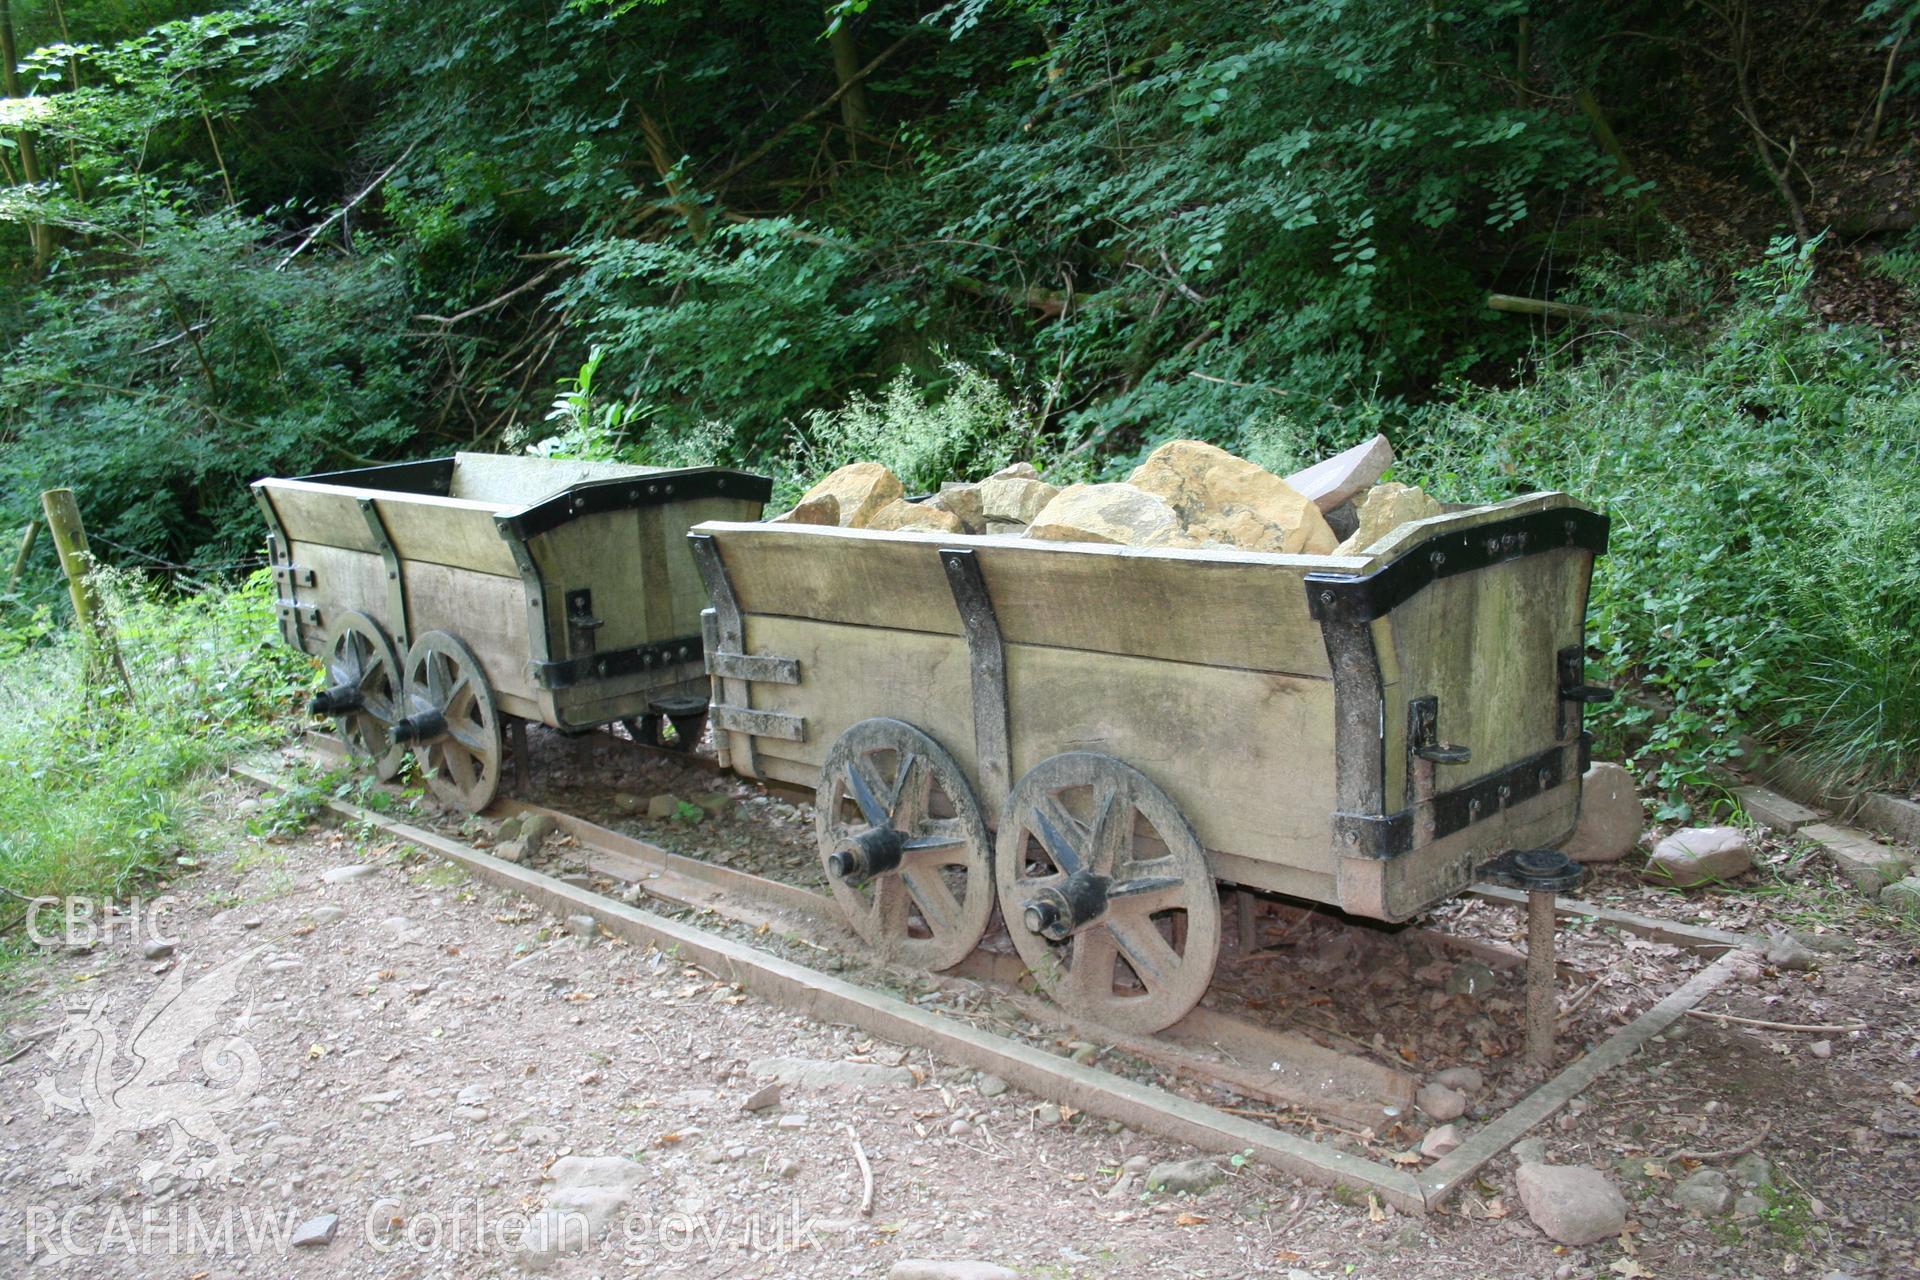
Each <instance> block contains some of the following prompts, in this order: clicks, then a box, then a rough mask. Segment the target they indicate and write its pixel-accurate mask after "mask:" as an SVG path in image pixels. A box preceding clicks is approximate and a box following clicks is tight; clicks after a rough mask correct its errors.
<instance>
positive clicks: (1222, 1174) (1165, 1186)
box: [1147, 1160, 1227, 1196]
mask: <svg viewBox="0 0 1920 1280" xmlns="http://www.w3.org/2000/svg"><path fill="white" fill-rule="evenodd" d="M1226 1176H1227V1173H1226V1170H1224V1169H1222V1168H1221V1167H1220V1166H1219V1165H1217V1164H1215V1163H1214V1162H1213V1161H1211V1160H1169V1161H1167V1162H1166V1163H1165V1164H1157V1165H1155V1166H1153V1168H1152V1169H1151V1170H1150V1171H1149V1172H1148V1173H1147V1190H1149V1191H1164V1192H1167V1193H1168V1194H1170V1195H1178V1194H1184V1195H1190V1196H1197V1195H1201V1194H1203V1193H1205V1192H1206V1191H1208V1190H1210V1189H1212V1188H1213V1187H1216V1186H1218V1185H1220V1183H1221V1182H1223V1181H1225V1179H1226Z"/></svg>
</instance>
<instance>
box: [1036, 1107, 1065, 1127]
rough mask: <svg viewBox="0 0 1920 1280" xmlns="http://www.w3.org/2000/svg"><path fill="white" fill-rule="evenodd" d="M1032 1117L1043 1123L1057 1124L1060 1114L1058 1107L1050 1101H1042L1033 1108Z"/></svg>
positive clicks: (1060, 1117)
mask: <svg viewBox="0 0 1920 1280" xmlns="http://www.w3.org/2000/svg"><path fill="white" fill-rule="evenodd" d="M1033 1118H1034V1119H1035V1120H1036V1121H1038V1122H1039V1123H1040V1124H1043V1125H1049V1126H1051V1125H1056V1124H1059V1123H1060V1121H1061V1119H1062V1116H1061V1114H1060V1108H1059V1107H1057V1106H1055V1105H1054V1104H1053V1103H1051V1102H1043V1103H1041V1104H1040V1105H1039V1106H1037V1107H1035V1108H1034V1109H1033Z"/></svg>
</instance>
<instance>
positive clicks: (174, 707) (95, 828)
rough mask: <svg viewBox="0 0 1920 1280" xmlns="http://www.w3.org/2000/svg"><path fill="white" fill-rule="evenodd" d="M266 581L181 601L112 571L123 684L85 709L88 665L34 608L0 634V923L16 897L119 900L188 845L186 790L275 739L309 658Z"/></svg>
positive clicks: (14, 932)
mask: <svg viewBox="0 0 1920 1280" xmlns="http://www.w3.org/2000/svg"><path fill="white" fill-rule="evenodd" d="M272 587H273V583H272V579H271V578H270V577H269V576H268V575H266V574H264V573H262V574H256V575H254V577H253V578H251V579H250V580H249V581H248V582H247V583H246V585H245V586H243V587H241V588H240V589H237V590H234V591H230V592H229V591H209V592H207V593H205V594H202V595H199V596H194V597H190V598H187V599H181V600H166V599H163V598H161V597H159V596H158V595H157V594H156V593H154V592H153V591H152V590H151V589H150V588H148V587H146V586H144V585H143V584H142V583H141V582H140V581H139V580H137V579H133V578H130V577H127V576H123V575H111V576H109V577H108V580H107V588H108V590H107V596H108V600H109V605H110V609H111V612H112V615H113V618H114V621H115V624H116V626H117V628H118V630H119V633H120V643H121V648H122V651H123V653H124V654H125V657H126V661H127V669H128V672H129V674H130V675H131V677H132V681H133V699H132V701H131V702H129V701H128V700H127V699H126V698H125V697H124V696H123V695H121V694H120V693H119V691H118V690H117V689H113V690H112V691H111V692H107V693H103V694H102V695H101V696H98V697H96V698H94V699H92V700H91V701H89V699H88V698H87V697H86V695H85V692H84V691H83V690H82V688H81V687H80V673H81V667H82V656H81V654H80V652H79V650H78V645H77V644H76V643H74V642H72V641H69V640H60V641H56V642H47V641H46V640H45V637H44V632H45V631H47V630H48V629H49V628H51V627H52V626H53V625H54V623H53V620H52V618H51V617H50V615H49V614H48V612H47V611H45V610H42V611H41V612H40V613H39V614H37V615H36V616H35V617H34V618H33V619H31V620H30V621H29V622H28V623H27V624H26V625H25V626H23V627H17V628H14V629H11V630H9V631H7V632H5V633H0V643H3V644H4V648H0V699H4V701H5V703H6V705H7V707H8V709H9V713H10V714H9V715H8V716H7V718H6V720H5V722H4V723H0V890H4V893H0V926H3V927H4V930H5V933H4V943H0V945H7V946H11V945H14V944H16V943H17V942H18V941H19V933H18V926H19V922H20V920H21V918H22V917H23V915H24V910H25V908H24V904H23V902H22V899H26V898H33V897H36V896H41V895H48V896H66V895H87V896H95V895H97V896H122V895H125V894H127V893H129V892H131V891H134V890H136V889H137V888H138V887H139V886H140V885H141V884H143V883H144V882H147V881H149V880H151V879H152V878H154V877H156V876H162V875H165V874H167V873H169V872H170V871H171V870H172V869H173V867H174V865H175V860H176V858H177V857H178V856H179V855H180V854H182V853H184V852H186V851H188V850H190V849H192V848H193V847H194V846H193V837H192V833H191V827H190V818H191V812H192V810H191V804H190V801H191V799H192V796H193V793H194V790H195V788H196V786H197V785H199V784H200V783H201V782H202V781H203V780H204V779H205V777H206V776H207V773H208V771H209V770H210V769H211V768H212V767H214V766H215V765H217V764H219V763H221V762H222V761H224V760H226V759H227V758H229V757H230V756H231V755H233V754H234V753H236V752H239V751H241V750H244V749H247V748H249V747H252V746H256V745H259V744H260V743H263V742H265V741H268V740H270V739H272V738H274V737H277V736H278V735H279V733H280V732H281V729H280V727H279V725H277V724H276V723H275V720H276V718H277V717H280V716H283V715H284V714H285V712H286V710H287V708H288V706H289V705H290V703H291V701H292V699H293V695H294V694H295V692H296V689H297V688H298V687H300V686H302V685H304V684H305V683H307V681H308V678H309V677H308V671H307V663H306V662H305V660H304V659H302V658H301V657H300V656H299V655H298V654H295V653H293V652H292V651H291V650H290V649H287V648H286V647H285V646H284V645H281V644H280V643H279V641H278V637H277V636H276V635H275V634H274V630H273V603H272Z"/></svg>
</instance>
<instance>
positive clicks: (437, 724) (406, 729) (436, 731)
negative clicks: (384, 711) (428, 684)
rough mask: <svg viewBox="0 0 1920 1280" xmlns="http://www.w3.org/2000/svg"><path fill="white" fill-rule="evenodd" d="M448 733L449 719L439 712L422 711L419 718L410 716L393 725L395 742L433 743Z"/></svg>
mask: <svg viewBox="0 0 1920 1280" xmlns="http://www.w3.org/2000/svg"><path fill="white" fill-rule="evenodd" d="M446 731H447V718H446V717H445V716H443V715H441V714H440V713H439V712H438V711H422V712H421V713H420V714H419V715H417V716H408V717H407V718H406V719H404V720H396V721H394V724H393V740H394V741H395V742H407V743H418V742H431V741H432V740H433V739H435V738H437V737H439V736H440V735H441V734H443V733H445V732H446Z"/></svg>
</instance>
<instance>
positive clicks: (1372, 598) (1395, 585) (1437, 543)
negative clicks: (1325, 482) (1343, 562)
mask: <svg viewBox="0 0 1920 1280" xmlns="http://www.w3.org/2000/svg"><path fill="white" fill-rule="evenodd" d="M1607 528H1608V520H1607V517H1605V516H1603V515H1601V514H1600V513H1598V512H1596V511H1585V510H1581V509H1579V508H1571V507H1563V508H1559V509H1556V510H1551V511H1535V512H1532V513H1530V514H1527V515H1523V516H1514V517H1513V518H1512V519H1509V520H1501V521H1497V522H1495V523H1493V524H1484V525H1479V526H1477V527H1475V528H1472V529H1461V530H1459V531H1457V532H1454V533H1443V534H1441V535H1439V536H1438V537H1434V538H1429V539H1427V540H1426V541H1425V542H1422V543H1420V544H1419V545H1418V546H1416V547H1414V548H1413V549H1412V550H1411V551H1409V552H1407V553H1406V554H1405V555H1402V556H1398V557H1396V558H1395V559H1393V560H1392V561H1390V562H1388V563H1387V564H1385V565H1382V566H1381V567H1380V568H1378V569H1376V570H1374V571H1373V572H1372V573H1369V574H1363V575H1361V576H1359V577H1349V576H1347V575H1345V574H1336V573H1310V574H1307V575H1306V584H1307V612H1308V614H1309V615H1311V616H1312V617H1313V618H1314V619H1315V620H1316V621H1318V622H1320V623H1321V624H1323V625H1324V624H1326V623H1329V622H1371V621H1373V620H1374V619H1375V618H1379V617H1383V616H1385V615H1386V614H1387V613H1388V612H1390V611H1391V610H1392V609H1393V607H1394V606H1395V605H1397V604H1400V603H1402V602H1403V601H1406V600H1408V599H1411V598H1412V597H1413V596H1414V595H1415V594H1416V593H1417V592H1419V591H1420V589H1421V588H1423V587H1426V586H1428V585H1430V584H1432V583H1434V582H1438V581H1440V580H1441V579H1442V578H1451V577H1453V576H1455V575H1456V574H1462V573H1472V572H1474V571H1475V570H1478V569H1486V568H1490V567H1492V566H1493V565H1496V564H1503V563H1505V562H1506V561H1508V560H1518V559H1521V558H1522V557H1524V556H1533V555H1540V554H1542V553H1544V552H1548V551H1558V550H1560V549H1561V548H1563V547H1578V548H1580V549H1582V550H1584V551H1591V552H1592V553H1593V554H1594V555H1596V556H1603V555H1605V554H1606V553H1607Z"/></svg>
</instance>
